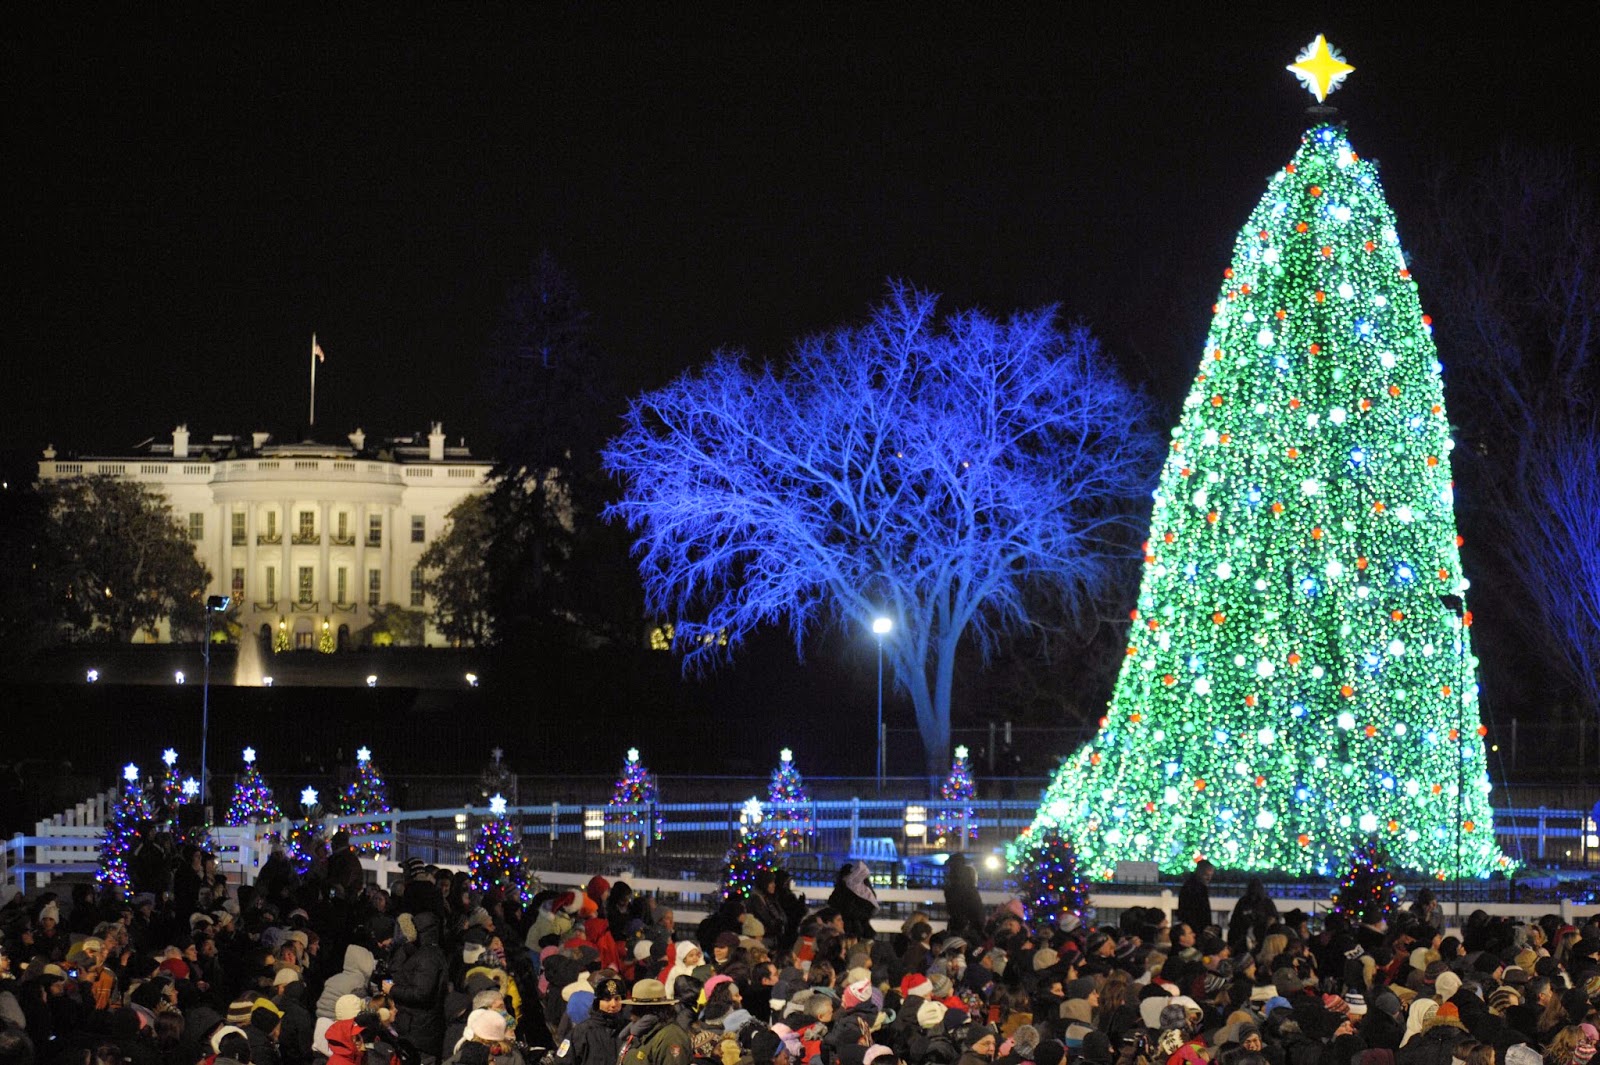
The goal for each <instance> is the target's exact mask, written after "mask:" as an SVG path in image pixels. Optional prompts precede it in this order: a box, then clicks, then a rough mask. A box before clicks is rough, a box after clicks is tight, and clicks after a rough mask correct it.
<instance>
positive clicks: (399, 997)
mask: <svg viewBox="0 0 1600 1065" xmlns="http://www.w3.org/2000/svg"><path fill="white" fill-rule="evenodd" d="M415 920H416V924H417V942H416V948H415V949H414V950H413V951H412V952H411V955H410V956H409V957H408V958H406V960H405V961H404V962H402V963H401V964H400V966H399V968H397V969H396V970H395V973H394V987H393V988H392V989H391V990H390V995H391V997H392V998H393V999H394V1000H395V1002H396V1003H397V1004H399V1006H400V1016H399V1017H398V1018H397V1019H396V1021H395V1030H396V1031H397V1032H399V1033H400V1035H402V1036H404V1037H405V1038H406V1039H407V1040H409V1041H410V1042H411V1043H412V1044H413V1045H415V1046H416V1048H417V1049H418V1050H419V1051H421V1052H422V1053H423V1054H425V1055H428V1056H430V1057H435V1058H437V1057H439V1056H441V1050H442V1048H443V1044H444V998H445V994H446V993H447V992H448V991H449V971H450V966H449V963H448V962H447V961H446V960H445V956H444V950H443V949H442V948H441V947H440V946H439V919H438V918H437V917H436V916H434V915H433V914H432V913H428V912H424V913H419V914H417V915H416V917H415Z"/></svg>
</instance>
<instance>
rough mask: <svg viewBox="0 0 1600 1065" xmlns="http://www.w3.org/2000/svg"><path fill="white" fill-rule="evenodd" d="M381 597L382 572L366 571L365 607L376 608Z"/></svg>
mask: <svg viewBox="0 0 1600 1065" xmlns="http://www.w3.org/2000/svg"><path fill="white" fill-rule="evenodd" d="M382 595H383V571H381V570H375V569H373V570H368V571H367V605H368V606H377V605H378V603H379V602H380V601H381V599H380V597H381V596H382Z"/></svg>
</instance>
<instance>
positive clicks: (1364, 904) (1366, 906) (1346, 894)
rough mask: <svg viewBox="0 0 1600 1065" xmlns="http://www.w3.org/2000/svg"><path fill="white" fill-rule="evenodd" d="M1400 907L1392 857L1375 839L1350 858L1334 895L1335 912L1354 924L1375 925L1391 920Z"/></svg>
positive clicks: (1363, 845) (1357, 849)
mask: <svg viewBox="0 0 1600 1065" xmlns="http://www.w3.org/2000/svg"><path fill="white" fill-rule="evenodd" d="M1398 906H1399V903H1398V900H1397V899H1396V897H1395V884H1394V877H1393V876H1392V875H1391V874H1390V872H1389V857H1388V855H1387V854H1385V853H1384V850H1383V848H1382V847H1381V846H1379V845H1378V842H1377V841H1376V840H1368V841H1367V842H1365V843H1363V844H1362V845H1361V846H1359V847H1357V848H1356V852H1355V853H1354V854H1352V855H1351V856H1350V866H1349V868H1348V869H1347V870H1346V871H1345V874H1344V878H1343V879H1342V880H1340V881H1339V889H1338V890H1337V891H1335V892H1334V893H1333V912H1334V913H1338V914H1343V915H1344V916H1345V917H1346V918H1348V919H1349V921H1350V923H1351V924H1370V925H1376V924H1378V923H1379V922H1381V921H1387V920H1388V919H1389V918H1390V917H1392V916H1393V915H1394V911H1395V910H1396V909H1397V908H1398Z"/></svg>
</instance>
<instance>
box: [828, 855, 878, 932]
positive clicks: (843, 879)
mask: <svg viewBox="0 0 1600 1065" xmlns="http://www.w3.org/2000/svg"><path fill="white" fill-rule="evenodd" d="M828 905H829V906H831V907H832V908H833V909H835V910H837V911H838V912H839V916H840V917H842V918H843V919H844V932H845V935H847V936H852V937H854V938H855V939H858V940H861V939H871V938H873V936H874V935H876V933H875V932H874V931H873V929H872V915H873V914H874V913H876V912H877V909H878V893H877V892H876V891H874V890H873V889H872V870H871V869H870V868H868V867H867V863H866V862H846V863H845V864H844V865H842V866H840V867H839V875H838V876H837V877H835V878H834V882H833V893H832V894H831V895H829V896H828Z"/></svg>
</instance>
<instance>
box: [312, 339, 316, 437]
mask: <svg viewBox="0 0 1600 1065" xmlns="http://www.w3.org/2000/svg"><path fill="white" fill-rule="evenodd" d="M316 425H317V334H315V333H312V334H311V427H312V428H313V429H314V428H316Z"/></svg>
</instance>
